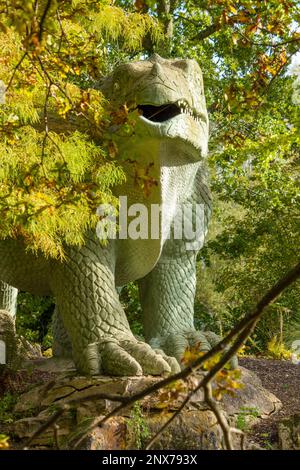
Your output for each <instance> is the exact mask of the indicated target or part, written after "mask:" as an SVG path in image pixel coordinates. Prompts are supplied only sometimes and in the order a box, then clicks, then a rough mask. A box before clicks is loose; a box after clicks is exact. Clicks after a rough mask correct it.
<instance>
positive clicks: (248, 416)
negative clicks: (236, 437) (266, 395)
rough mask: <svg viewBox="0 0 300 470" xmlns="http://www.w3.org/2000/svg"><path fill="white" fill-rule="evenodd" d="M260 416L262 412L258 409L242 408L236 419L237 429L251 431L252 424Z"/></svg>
mask: <svg viewBox="0 0 300 470" xmlns="http://www.w3.org/2000/svg"><path fill="white" fill-rule="evenodd" d="M259 416H260V411H259V410H258V409H257V408H252V407H241V409H240V411H239V413H238V415H237V417H236V427H237V429H240V430H241V431H243V432H247V431H249V427H250V426H251V422H253V421H254V419H255V418H258V417H259Z"/></svg>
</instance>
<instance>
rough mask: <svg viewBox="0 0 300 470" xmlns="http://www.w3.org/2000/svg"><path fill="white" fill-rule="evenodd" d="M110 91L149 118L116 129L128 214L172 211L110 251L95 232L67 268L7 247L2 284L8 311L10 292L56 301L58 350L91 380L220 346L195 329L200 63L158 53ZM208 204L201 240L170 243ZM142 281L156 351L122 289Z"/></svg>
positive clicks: (204, 130)
mask: <svg viewBox="0 0 300 470" xmlns="http://www.w3.org/2000/svg"><path fill="white" fill-rule="evenodd" d="M101 88H102V90H103V93H104V94H105V95H106V96H107V97H109V98H110V99H111V100H112V102H114V103H115V105H116V106H119V105H122V104H124V103H128V104H130V106H131V108H132V107H137V108H138V109H139V112H140V114H141V115H140V116H139V117H137V122H136V125H135V127H134V131H133V133H132V135H130V136H128V135H127V136H122V133H121V132H120V135H119V134H118V126H115V128H113V129H111V131H112V132H113V133H114V136H116V141H117V145H118V148H119V155H120V157H121V159H122V162H123V165H124V167H125V171H126V174H127V181H126V183H125V184H123V185H121V186H119V187H117V188H116V190H115V192H116V195H126V196H128V206H130V205H131V204H133V203H137V202H138V203H142V204H144V205H145V206H146V207H147V208H150V205H151V204H162V207H163V209H162V216H161V220H160V228H159V236H158V237H156V238H155V239H154V238H153V239H136V240H133V239H124V240H123V239H122V240H120V239H117V240H110V241H109V243H108V244H107V245H106V246H105V247H103V246H102V245H100V243H99V240H98V239H97V237H96V234H94V233H88V234H87V235H86V242H85V245H84V246H83V247H81V248H70V247H69V248H67V250H66V255H67V260H66V261H64V262H58V261H54V260H46V259H44V258H43V257H41V256H39V257H37V256H35V255H33V254H30V253H28V252H25V247H24V245H23V244H22V242H21V241H17V240H5V241H3V242H0V278H1V279H2V281H3V282H5V283H6V284H2V291H0V309H1V308H6V309H9V310H11V311H13V310H14V299H15V293H16V291H15V290H11V289H12V288H10V287H9V286H8V285H11V286H14V287H15V288H18V289H22V290H25V291H29V292H32V293H36V294H41V295H48V294H52V295H54V297H55V300H56V311H55V317H54V336H55V346H54V351H55V352H56V353H57V354H67V353H68V350H69V348H70V344H71V347H72V355H73V358H74V360H75V364H76V366H77V368H78V369H79V370H80V371H81V372H83V373H87V374H98V373H104V374H114V375H140V374H142V373H144V374H162V373H170V372H171V371H173V372H175V371H177V370H178V369H179V362H180V360H181V358H182V355H183V352H184V350H185V349H186V347H187V346H193V345H195V344H199V345H200V348H201V349H202V350H207V349H209V347H210V345H211V344H214V343H215V342H216V340H217V338H216V336H215V335H213V334H212V333H207V332H206V333H201V332H199V331H196V330H195V328H194V295H195V285H196V255H197V251H198V250H199V248H201V245H202V244H203V239H204V235H205V233H206V230H207V225H208V220H209V216H210V206H211V198H210V193H209V189H208V183H207V171H206V165H205V156H206V150H207V140H208V119H207V112H206V106H205V98H204V93H203V83H202V75H201V71H200V68H199V66H198V65H197V63H196V62H195V61H193V60H165V59H162V58H161V57H159V56H158V55H154V56H152V57H151V58H150V59H149V60H146V61H140V62H134V63H129V64H124V65H121V66H119V67H118V68H117V69H116V70H115V71H114V73H113V74H112V75H111V76H110V77H109V78H107V79H106V80H105V81H104V83H103V84H102V85H101ZM135 162H136V164H137V166H138V167H139V168H148V169H149V172H150V173H149V174H150V175H151V178H153V181H156V184H153V186H152V187H151V188H150V189H151V190H150V191H149V194H147V195H146V194H145V192H144V190H143V189H142V188H141V185H140V184H138V182H137V181H136V168H137V166H136V165H135ZM199 203H201V204H203V207H204V218H203V220H202V227H201V237H200V238H201V240H200V243H198V245H195V247H194V249H193V250H192V249H189V250H187V240H185V239H184V238H182V239H179V240H178V239H173V238H172V237H171V238H169V239H167V232H168V229H170V228H172V227H173V223H174V220H175V219H176V217H177V215H178V213H179V211H180V209H181V208H182V206H183V205H185V204H192V205H193V207H195V204H199ZM166 204H167V206H166ZM194 213H195V211H194ZM194 222H195V220H194ZM198 241H199V240H198ZM134 280H139V287H140V298H141V303H142V307H143V321H144V330H145V338H146V341H147V343H148V344H147V343H145V342H142V341H139V340H137V339H136V338H135V337H134V336H133V334H132V333H131V331H130V328H129V324H128V321H127V318H126V315H125V313H124V310H123V308H122V306H121V303H120V301H119V297H118V294H117V291H116V286H122V285H124V284H126V283H127V282H130V281H134ZM1 292H2V298H1ZM69 353H70V351H69ZM175 358H176V359H175Z"/></svg>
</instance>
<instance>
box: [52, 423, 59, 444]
mask: <svg viewBox="0 0 300 470" xmlns="http://www.w3.org/2000/svg"><path fill="white" fill-rule="evenodd" d="M58 431H59V426H58V424H56V423H55V424H54V426H53V437H54V443H55V448H56V449H57V450H60V445H59V436H58Z"/></svg>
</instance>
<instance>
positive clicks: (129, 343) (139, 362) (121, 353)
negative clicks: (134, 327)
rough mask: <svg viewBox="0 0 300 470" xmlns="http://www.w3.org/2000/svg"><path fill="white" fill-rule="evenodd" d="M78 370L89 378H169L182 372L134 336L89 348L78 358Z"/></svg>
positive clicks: (162, 353) (165, 356) (159, 352)
mask: <svg viewBox="0 0 300 470" xmlns="http://www.w3.org/2000/svg"><path fill="white" fill-rule="evenodd" d="M75 361H76V365H77V368H78V369H79V370H80V371H81V372H82V373H84V374H87V375H97V374H105V375H116V376H125V375H127V376H132V375H147V374H151V375H168V374H171V373H174V372H177V371H178V370H179V366H178V363H177V361H176V360H175V359H174V358H173V357H168V356H167V355H166V354H165V353H164V352H163V351H157V350H154V349H152V348H151V346H149V344H146V343H144V342H143V341H138V340H137V339H135V338H134V337H133V336H129V337H124V338H122V339H116V338H114V337H105V338H103V340H101V342H100V341H99V342H95V343H91V344H89V345H88V346H87V347H86V348H85V349H84V351H81V353H80V355H78V356H77V360H76V359H75Z"/></svg>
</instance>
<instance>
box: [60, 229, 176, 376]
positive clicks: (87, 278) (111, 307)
mask: <svg viewBox="0 0 300 470" xmlns="http://www.w3.org/2000/svg"><path fill="white" fill-rule="evenodd" d="M114 269H115V254H114V246H113V244H112V243H109V244H108V246H106V247H101V245H100V242H99V240H98V239H97V238H94V237H93V236H91V237H89V239H88V240H87V242H86V245H85V246H84V247H82V248H80V249H76V250H75V249H72V250H70V251H69V257H68V261H67V262H65V263H60V264H57V265H56V267H55V272H54V273H53V274H54V275H53V282H52V289H53V292H54V295H55V297H56V303H57V306H58V308H59V312H60V315H61V317H62V320H63V324H64V325H65V327H66V330H67V331H68V334H69V336H70V339H71V343H72V350H73V359H74V361H75V364H76V366H77V368H78V369H79V370H80V371H81V372H83V373H86V374H98V373H101V372H104V373H106V374H112V375H140V374H142V373H145V374H156V375H159V374H161V373H165V372H167V373H169V372H171V367H170V365H169V364H168V362H167V360H166V358H163V357H162V355H160V354H157V353H156V352H155V351H154V350H153V349H152V348H151V347H150V346H149V345H148V344H146V343H143V342H141V341H138V340H137V339H136V338H135V337H134V336H133V334H132V333H131V331H130V328H129V324H128V321H127V318H126V315H125V312H124V311H123V308H122V306H121V303H120V301H119V296H118V294H117V292H116V289H115V282H114Z"/></svg>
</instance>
